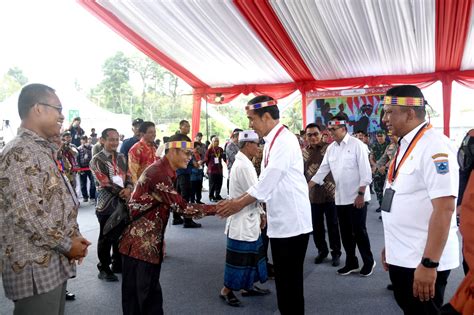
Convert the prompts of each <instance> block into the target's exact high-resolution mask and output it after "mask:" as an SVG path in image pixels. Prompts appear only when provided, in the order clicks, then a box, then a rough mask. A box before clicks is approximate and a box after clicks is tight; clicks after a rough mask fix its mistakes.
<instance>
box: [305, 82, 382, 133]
mask: <svg viewBox="0 0 474 315" xmlns="http://www.w3.org/2000/svg"><path fill="white" fill-rule="evenodd" d="M389 88H390V87H389V86H384V87H374V88H364V89H352V90H332V91H308V92H306V102H307V103H306V117H307V123H308V124H309V123H316V124H318V125H319V126H321V128H322V129H323V130H325V129H326V126H327V123H328V121H329V120H330V119H331V118H332V117H334V116H336V115H341V116H343V117H345V120H346V121H347V122H348V123H347V127H348V130H349V133H355V132H359V131H364V132H366V133H368V134H369V135H371V136H372V135H373V134H375V133H376V132H377V131H379V130H381V129H382V130H385V131H386V127H385V125H384V124H383V123H382V115H383V105H382V99H383V96H384V95H385V92H386V91H387V90H388V89H389Z"/></svg>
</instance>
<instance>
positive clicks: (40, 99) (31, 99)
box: [18, 83, 56, 120]
mask: <svg viewBox="0 0 474 315" xmlns="http://www.w3.org/2000/svg"><path fill="white" fill-rule="evenodd" d="M55 92H56V91H55V90H54V89H53V88H51V87H49V86H47V85H44V84H39V83H33V84H28V85H27V86H25V87H23V88H22V89H21V92H20V96H19V97H18V114H19V115H20V119H22V120H23V119H25V118H26V117H27V116H28V113H29V112H30V109H31V108H32V107H33V105H35V104H37V103H45V104H47V103H48V101H47V100H48V98H49V97H50V96H51V95H54V94H55Z"/></svg>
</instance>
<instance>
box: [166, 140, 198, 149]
mask: <svg viewBox="0 0 474 315" xmlns="http://www.w3.org/2000/svg"><path fill="white" fill-rule="evenodd" d="M192 148H193V143H192V142H189V141H172V142H167V143H165V149H192Z"/></svg>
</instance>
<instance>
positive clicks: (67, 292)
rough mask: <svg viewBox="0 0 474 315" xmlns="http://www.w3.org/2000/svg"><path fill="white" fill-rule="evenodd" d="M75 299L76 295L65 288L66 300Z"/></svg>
mask: <svg viewBox="0 0 474 315" xmlns="http://www.w3.org/2000/svg"><path fill="white" fill-rule="evenodd" d="M75 299H76V295H75V294H74V293H71V292H69V291H68V290H66V301H74V300H75Z"/></svg>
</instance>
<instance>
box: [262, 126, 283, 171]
mask: <svg viewBox="0 0 474 315" xmlns="http://www.w3.org/2000/svg"><path fill="white" fill-rule="evenodd" d="M284 128H285V126H281V127H280V129H278V131H277V133H276V135H275V137H274V138H273V140H272V142H271V143H270V147H269V148H268V152H267V156H266V157H265V161H264V165H265V167H267V165H268V159H269V158H270V151H271V150H272V147H273V143H275V139H276V138H277V137H278V136H279V135H280V132H281V131H282V130H283V129H284Z"/></svg>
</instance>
